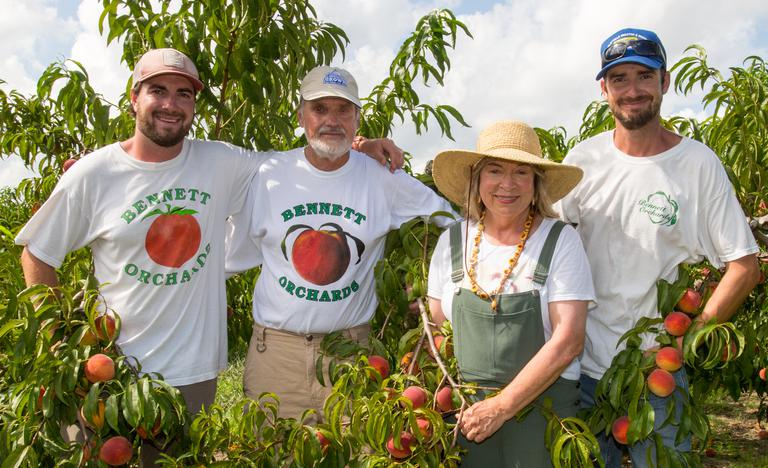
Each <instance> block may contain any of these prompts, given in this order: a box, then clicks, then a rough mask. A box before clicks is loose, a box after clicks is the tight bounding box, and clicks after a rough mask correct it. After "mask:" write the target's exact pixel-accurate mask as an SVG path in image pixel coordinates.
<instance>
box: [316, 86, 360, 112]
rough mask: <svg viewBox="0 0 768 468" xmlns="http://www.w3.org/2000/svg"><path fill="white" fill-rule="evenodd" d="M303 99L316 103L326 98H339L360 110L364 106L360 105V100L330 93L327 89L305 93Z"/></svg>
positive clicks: (341, 93)
mask: <svg viewBox="0 0 768 468" xmlns="http://www.w3.org/2000/svg"><path fill="white" fill-rule="evenodd" d="M301 97H303V98H304V100H305V101H314V100H315V99H322V98H324V97H337V98H341V99H346V100H347V101H349V102H351V103H352V104H354V105H356V106H357V107H358V109H359V108H362V107H363V106H362V104H361V103H360V99H355V98H353V97H352V96H350V95H349V94H346V93H343V92H341V91H339V92H335V91H330V90H327V89H324V90H322V91H315V92H306V91H305V92H303V93H301Z"/></svg>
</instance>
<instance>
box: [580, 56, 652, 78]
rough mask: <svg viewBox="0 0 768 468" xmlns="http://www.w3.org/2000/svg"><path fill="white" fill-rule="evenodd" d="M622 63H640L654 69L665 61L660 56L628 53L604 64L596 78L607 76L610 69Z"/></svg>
mask: <svg viewBox="0 0 768 468" xmlns="http://www.w3.org/2000/svg"><path fill="white" fill-rule="evenodd" d="M622 63H637V64H639V65H643V66H646V67H648V68H652V69H654V70H658V69H659V68H661V67H663V66H664V62H662V61H661V60H659V59H658V58H654V57H647V56H645V55H628V56H626V57H622V58H620V59H617V60H614V61H613V62H608V64H607V65H606V66H604V67H603V68H602V70H600V73H598V74H597V76H596V77H595V80H599V79H600V78H602V77H603V76H605V74H606V73H607V72H608V70H610V69H611V68H613V67H615V66H616V65H621V64H622Z"/></svg>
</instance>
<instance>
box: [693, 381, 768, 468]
mask: <svg viewBox="0 0 768 468" xmlns="http://www.w3.org/2000/svg"><path fill="white" fill-rule="evenodd" d="M759 404H760V400H759V398H758V397H757V396H756V395H755V394H751V395H743V396H742V397H741V398H740V399H739V400H738V401H733V400H732V399H731V398H730V397H728V396H727V395H725V394H724V393H723V394H721V395H715V396H713V397H711V398H709V399H708V400H707V401H706V402H705V403H704V405H703V406H704V408H705V411H706V412H707V414H708V415H709V424H710V427H711V428H712V439H711V441H710V443H709V445H708V447H709V448H711V449H713V450H714V456H713V457H706V456H703V457H702V465H703V466H705V467H712V468H714V467H718V468H719V467H726V466H727V467H734V468H756V467H768V440H760V439H759V438H758V431H759V430H760V429H761V428H760V427H759V426H758V424H757V408H758V406H759Z"/></svg>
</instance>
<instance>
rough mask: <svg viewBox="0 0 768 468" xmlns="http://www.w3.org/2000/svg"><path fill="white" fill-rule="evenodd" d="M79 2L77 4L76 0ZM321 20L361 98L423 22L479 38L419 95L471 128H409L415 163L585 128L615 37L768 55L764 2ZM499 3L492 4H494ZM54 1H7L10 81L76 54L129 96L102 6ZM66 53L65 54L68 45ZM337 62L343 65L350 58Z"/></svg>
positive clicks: (334, 15) (404, 0) (25, 83)
mask: <svg viewBox="0 0 768 468" xmlns="http://www.w3.org/2000/svg"><path fill="white" fill-rule="evenodd" d="M75 1H76V0H65V1H64V3H67V2H69V3H73V2H75ZM312 4H313V5H314V6H315V8H316V10H317V13H318V17H319V18H321V19H323V20H325V21H328V22H331V23H334V24H336V25H337V26H339V27H341V28H342V29H344V30H345V31H346V32H347V35H348V36H349V38H350V41H351V43H350V45H349V46H348V48H347V57H346V61H345V62H344V63H343V66H344V67H345V68H347V69H349V70H350V71H351V72H352V73H353V74H354V75H355V77H356V78H357V81H358V83H359V85H360V89H361V93H363V94H366V93H368V92H370V90H371V88H372V86H373V85H374V84H376V83H378V82H380V81H381V79H382V78H383V77H385V76H386V74H387V73H388V67H389V64H390V62H391V60H392V59H393V57H394V56H395V54H396V52H397V50H398V48H399V47H400V45H401V44H402V42H403V40H404V39H405V38H406V37H407V36H408V35H409V34H410V32H411V31H412V30H413V28H414V27H415V25H416V22H417V21H418V19H419V18H420V17H421V16H422V15H424V14H426V13H427V12H428V11H430V10H431V9H433V8H436V7H440V8H445V7H447V8H451V9H453V10H454V11H455V12H457V13H460V12H471V13H468V14H459V15H458V16H459V19H460V20H462V21H464V22H465V23H466V24H467V26H468V27H469V29H470V31H471V32H472V34H473V35H474V39H469V38H468V37H465V36H460V37H459V40H458V44H457V49H456V50H455V51H452V52H451V53H450V58H451V62H452V69H451V71H450V72H449V73H448V76H447V77H446V81H445V87H444V88H441V87H439V86H434V85H433V86H431V87H430V88H423V87H420V88H419V92H420V93H421V97H422V100H423V102H427V103H431V104H437V103H444V104H450V105H453V106H454V107H456V108H457V109H458V110H459V111H461V112H462V114H463V115H464V117H465V118H466V120H467V122H468V123H470V124H471V125H472V126H473V127H472V128H470V129H464V128H460V127H459V126H457V125H454V126H453V131H454V136H455V137H456V142H451V141H450V140H448V139H447V138H444V137H441V135H440V132H439V129H438V128H437V126H436V124H435V123H432V125H431V127H430V131H429V132H428V133H426V134H425V135H422V136H417V135H415V133H414V130H413V124H412V123H411V122H406V123H405V124H404V125H402V126H401V127H398V128H397V129H396V130H395V132H394V137H395V141H396V142H397V143H398V144H399V145H400V146H401V147H403V148H405V149H407V150H409V151H411V152H412V153H413V154H414V156H415V157H416V160H415V163H414V166H415V167H416V168H417V169H418V170H421V168H422V167H423V164H424V162H426V160H428V159H431V158H432V157H433V156H434V155H435V154H436V152H437V151H439V150H441V149H446V148H472V147H474V144H475V138H476V135H477V133H478V132H479V131H480V130H481V129H482V128H483V126H485V125H487V124H489V123H490V122H492V121H494V120H497V119H502V118H519V119H522V120H525V121H527V122H529V123H531V124H533V125H535V126H540V127H545V128H549V127H552V126H555V125H563V126H565V127H566V128H567V129H568V132H569V134H574V133H575V132H576V131H577V130H578V124H579V123H580V121H581V116H582V113H583V111H584V109H585V108H586V106H587V105H588V104H589V103H590V102H591V101H593V100H596V99H599V98H600V95H599V87H598V84H597V82H595V80H594V76H595V74H596V73H597V71H598V68H599V57H598V48H599V45H600V43H601V42H602V40H603V39H604V38H605V37H606V36H607V35H609V34H610V33H612V32H613V31H615V30H617V29H620V28H622V27H626V26H632V27H641V28H646V29H651V30H654V31H656V32H657V33H658V34H659V36H660V37H661V38H662V40H663V41H664V44H665V46H666V48H667V52H668V54H669V61H670V63H674V62H675V61H677V60H678V59H679V58H681V57H682V56H683V53H684V52H683V51H684V49H685V47H687V46H688V45H690V44H694V43H697V44H701V45H702V46H704V47H705V48H706V50H707V53H708V55H709V60H710V65H711V66H714V67H716V68H719V69H720V70H721V71H723V72H727V68H728V67H729V66H740V65H741V60H742V59H743V58H745V57H746V56H747V55H751V54H757V55H761V56H766V55H768V42H766V41H767V40H768V35H767V34H766V33H765V32H764V30H762V29H761V26H760V25H764V24H765V22H766V20H768V4H767V3H766V2H765V1H764V0H739V1H736V2H700V1H696V0H679V1H676V2H669V1H667V0H647V1H645V2H643V3H642V4H638V3H637V2H636V1H630V0H614V1H613V2H610V3H607V2H596V1H593V0H550V1H547V2H541V1H538V0H506V1H498V2H496V3H495V4H493V2H491V1H489V0H483V1H480V2H477V1H470V0H449V1H439V0H427V1H419V0H391V1H387V2H382V1H374V0H315V1H313V2H312ZM491 4H493V6H492V7H488V5H491ZM54 5H56V6H59V5H60V4H58V3H56V2H54V0H27V1H25V2H17V1H14V0H0V8H2V10H3V12H4V13H5V14H4V15H3V17H2V19H0V34H1V35H0V54H2V55H0V57H3V58H2V59H0V65H2V67H3V68H2V71H0V78H3V79H6V80H7V81H9V85H12V87H15V88H17V89H24V90H29V89H32V88H33V87H34V83H35V81H36V79H37V76H38V75H39V72H40V71H42V69H43V68H44V66H45V65H46V64H47V63H48V61H50V59H55V58H61V57H73V58H75V59H76V60H78V61H81V62H82V63H83V64H84V65H85V66H86V68H87V70H88V72H89V75H90V77H91V81H92V84H93V85H94V87H95V88H96V89H97V90H98V91H99V92H102V93H103V94H105V96H107V97H108V98H109V99H116V97H117V96H118V95H119V94H120V93H122V92H123V90H124V86H125V83H126V80H127V78H128V73H129V71H128V70H127V67H126V66H125V65H123V64H121V63H120V62H119V57H120V47H119V46H118V45H117V44H114V43H113V44H112V45H111V46H110V47H109V48H107V47H106V46H105V44H104V42H105V41H104V38H102V37H100V36H99V34H98V30H97V23H98V15H99V14H100V12H101V2H100V1H98V0H82V1H81V2H80V7H79V9H78V10H77V17H76V18H71V17H67V18H63V17H62V16H61V14H60V11H59V13H58V14H57V9H56V8H55V6H54ZM62 46H63V47H64V48H63V50H56V49H55V48H56V47H62ZM335 63H336V64H340V63H341V57H338V58H337V61H336V62H335ZM701 97H702V95H701V93H700V92H698V93H693V94H691V95H690V96H677V95H675V94H674V92H670V93H668V94H667V96H666V97H665V100H664V106H663V107H662V113H663V114H664V115H670V114H674V113H680V114H681V115H695V116H705V115H707V114H706V112H704V113H702V109H701V104H700V102H701Z"/></svg>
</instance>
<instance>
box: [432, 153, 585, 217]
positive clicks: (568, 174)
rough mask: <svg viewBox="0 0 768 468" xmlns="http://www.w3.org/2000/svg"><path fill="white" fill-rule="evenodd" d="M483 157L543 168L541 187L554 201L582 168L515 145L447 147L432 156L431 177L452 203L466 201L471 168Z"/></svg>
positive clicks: (573, 182)
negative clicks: (471, 148)
mask: <svg viewBox="0 0 768 468" xmlns="http://www.w3.org/2000/svg"><path fill="white" fill-rule="evenodd" d="M483 158H494V159H500V160H504V161H509V162H513V163H516V164H527V165H530V166H536V167H539V168H541V169H542V170H543V171H544V187H545V189H546V191H547V194H548V195H549V198H550V199H551V200H552V201H553V202H555V201H557V200H560V199H561V198H563V197H564V196H565V195H566V194H567V193H568V192H570V191H571V190H573V188H574V187H576V185H577V184H578V183H579V181H580V180H581V178H582V176H583V175H584V172H583V171H582V170H581V168H578V167H576V166H571V165H568V164H561V163H557V162H554V161H550V160H549V159H544V158H542V157H540V156H536V155H533V154H530V153H527V152H525V151H521V150H516V149H510V148H505V149H499V150H490V151H487V152H483V153H479V152H476V151H467V150H447V151H442V152H440V153H438V154H437V156H435V160H434V161H433V163H432V178H433V179H434V181H435V185H437V189H438V190H439V191H440V193H442V194H443V195H445V197H446V198H448V199H449V200H450V201H452V202H453V203H455V204H457V205H459V206H463V205H464V204H465V203H466V201H467V195H468V194H467V188H468V186H469V179H470V177H471V175H472V168H473V167H474V165H475V164H477V162H478V161H480V160H481V159H483Z"/></svg>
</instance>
